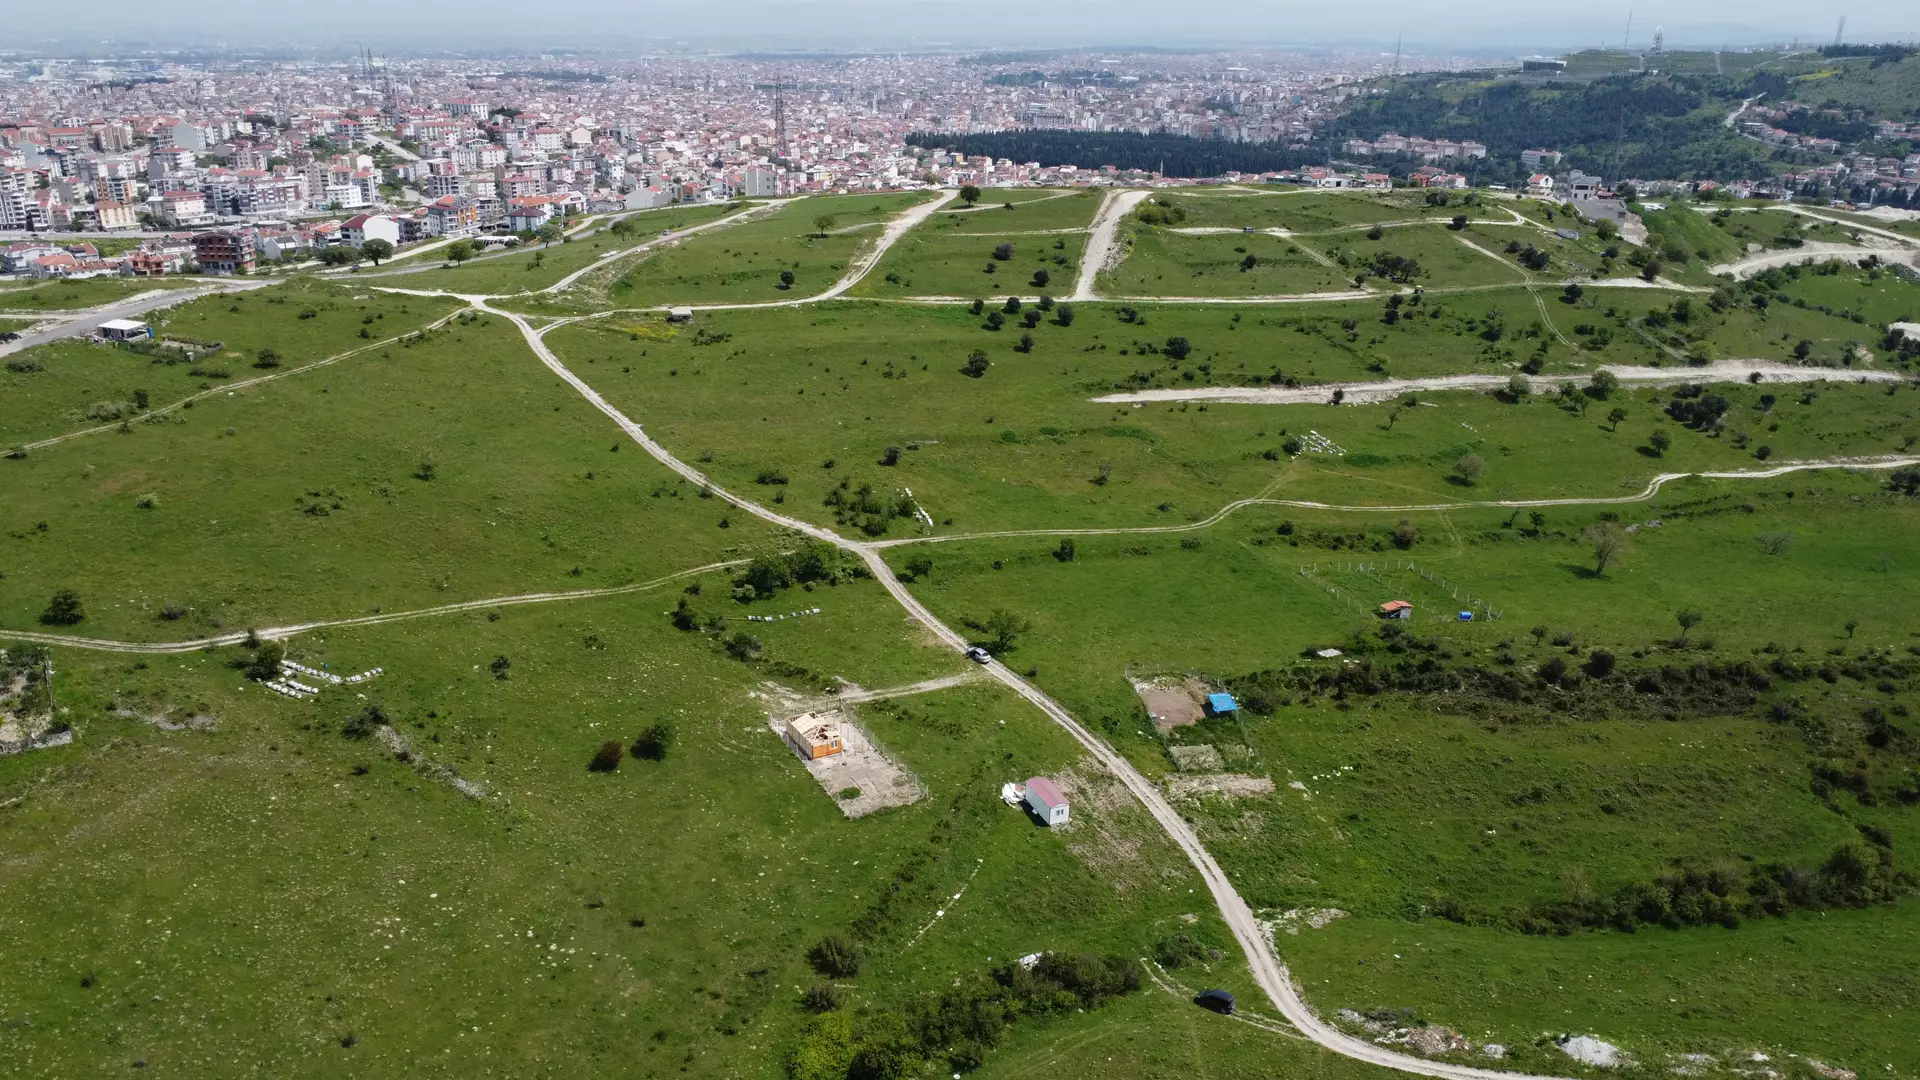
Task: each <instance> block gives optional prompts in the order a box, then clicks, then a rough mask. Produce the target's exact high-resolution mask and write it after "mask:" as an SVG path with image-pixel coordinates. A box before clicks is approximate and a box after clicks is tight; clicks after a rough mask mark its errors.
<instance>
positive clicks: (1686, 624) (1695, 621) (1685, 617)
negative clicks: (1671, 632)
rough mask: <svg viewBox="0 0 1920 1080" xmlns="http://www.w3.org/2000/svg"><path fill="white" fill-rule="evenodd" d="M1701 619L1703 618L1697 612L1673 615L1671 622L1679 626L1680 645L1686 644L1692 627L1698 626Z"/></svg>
mask: <svg viewBox="0 0 1920 1080" xmlns="http://www.w3.org/2000/svg"><path fill="white" fill-rule="evenodd" d="M1702 618H1703V616H1702V615H1701V614H1700V613H1699V612H1697V611H1693V610H1691V609H1689V610H1683V611H1676V612H1674V613H1673V621H1674V622H1677V623H1679V624H1680V644H1682V645H1685V644H1686V643H1687V635H1688V634H1691V633H1692V632H1693V628H1694V627H1696V626H1699V625H1700V620H1701V619H1702Z"/></svg>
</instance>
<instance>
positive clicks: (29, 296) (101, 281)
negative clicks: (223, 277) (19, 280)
mask: <svg viewBox="0 0 1920 1080" xmlns="http://www.w3.org/2000/svg"><path fill="white" fill-rule="evenodd" d="M211 283H212V282H211V281H210V280H209V279H207V278H200V277H165V278H119V277H114V278H86V279H84V280H81V281H49V282H44V283H42V284H39V285H26V286H21V287H18V288H0V311H25V312H37V311H77V310H79V309H81V308H90V307H98V306H100V305H101V304H111V303H117V302H118V301H121V300H125V299H128V298H129V297H133V296H138V295H140V294H142V293H150V292H155V291H165V290H168V289H186V288H192V287H194V286H196V285H198V286H205V285H208V284H211Z"/></svg>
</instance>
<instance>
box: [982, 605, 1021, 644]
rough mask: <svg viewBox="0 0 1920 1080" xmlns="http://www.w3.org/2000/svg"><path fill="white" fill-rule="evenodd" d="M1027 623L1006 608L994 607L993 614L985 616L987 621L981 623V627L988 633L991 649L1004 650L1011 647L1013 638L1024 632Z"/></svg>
mask: <svg viewBox="0 0 1920 1080" xmlns="http://www.w3.org/2000/svg"><path fill="white" fill-rule="evenodd" d="M1029 625H1030V624H1029V623H1028V622H1027V620H1025V619H1023V618H1021V617H1020V616H1018V615H1015V614H1014V613H1013V612H1011V611H1008V610H1007V609H1006V608H994V609H993V614H991V615H989V616H987V621H986V622H985V623H984V624H982V629H984V630H985V631H986V632H987V633H988V635H989V640H990V641H992V643H993V651H994V652H1005V651H1007V650H1008V649H1011V648H1013V643H1014V640H1015V639H1017V638H1018V637H1019V636H1020V635H1021V634H1024V633H1026V632H1027V630H1028V627H1029Z"/></svg>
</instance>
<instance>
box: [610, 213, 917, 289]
mask: <svg viewBox="0 0 1920 1080" xmlns="http://www.w3.org/2000/svg"><path fill="white" fill-rule="evenodd" d="M925 198H926V196H925V195H918V194H912V195H838V196H831V197H824V198H817V199H811V198H810V199H801V200H797V201H794V202H791V203H788V204H787V205H786V206H784V207H782V208H781V209H780V210H777V211H775V212H774V213H772V214H770V215H768V216H766V217H762V218H756V219H755V220H753V221H750V222H748V223H746V224H743V225H738V226H734V227H730V228H726V229H717V230H714V231H713V232H712V233H710V234H702V235H699V236H694V237H689V238H688V239H687V241H686V242H685V243H684V244H683V245H681V246H679V247H674V248H669V249H665V250H660V249H656V250H655V251H653V252H651V253H649V254H648V255H647V256H646V257H645V258H644V259H642V260H641V261H640V262H639V264H638V265H636V266H634V268H633V269H632V270H629V271H628V272H627V273H626V274H625V275H624V276H623V277H621V278H619V279H618V280H616V281H615V282H613V284H612V285H610V286H609V287H608V288H607V291H606V296H607V303H608V305H609V306H613V307H652V306H656V305H662V304H722V303H740V302H766V303H774V302H777V301H779V300H782V299H787V298H790V297H799V296H808V295H811V294H813V293H816V292H819V291H821V290H823V289H825V288H827V287H828V286H830V285H832V284H833V283H834V282H835V281H837V280H838V279H839V278H840V275H841V274H842V273H843V272H845V270H846V269H847V266H848V264H849V263H851V262H852V260H853V257H854V256H855V255H856V254H857V253H859V252H860V251H861V250H862V249H863V248H866V247H868V246H871V245H872V244H873V242H874V241H875V239H876V238H878V236H879V235H880V230H881V229H882V228H883V227H884V225H885V223H886V222H887V221H888V220H889V219H891V218H892V217H893V216H894V215H896V214H898V213H900V212H901V211H903V210H906V209H908V208H909V207H911V206H913V205H914V204H915V203H917V202H920V201H921V200H923V199H925ZM823 217H830V218H832V219H833V221H832V223H831V224H830V225H829V226H828V227H827V235H826V236H824V237H821V236H817V235H815V233H816V232H817V231H818V219H820V218H823ZM782 271H791V272H792V273H793V275H794V282H793V286H792V288H791V289H782V288H781V281H780V275H781V272H782Z"/></svg>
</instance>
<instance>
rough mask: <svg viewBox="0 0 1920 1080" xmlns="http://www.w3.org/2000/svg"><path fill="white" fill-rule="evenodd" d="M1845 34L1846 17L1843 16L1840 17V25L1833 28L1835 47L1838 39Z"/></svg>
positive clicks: (1838, 41)
mask: <svg viewBox="0 0 1920 1080" xmlns="http://www.w3.org/2000/svg"><path fill="white" fill-rule="evenodd" d="M1846 32H1847V17H1846V16H1845V15H1842V16H1840V25H1839V26H1836V27H1834V28H1833V44H1834V46H1835V47H1838V46H1839V44H1840V38H1841V36H1842V35H1844V34H1845V33H1846Z"/></svg>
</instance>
